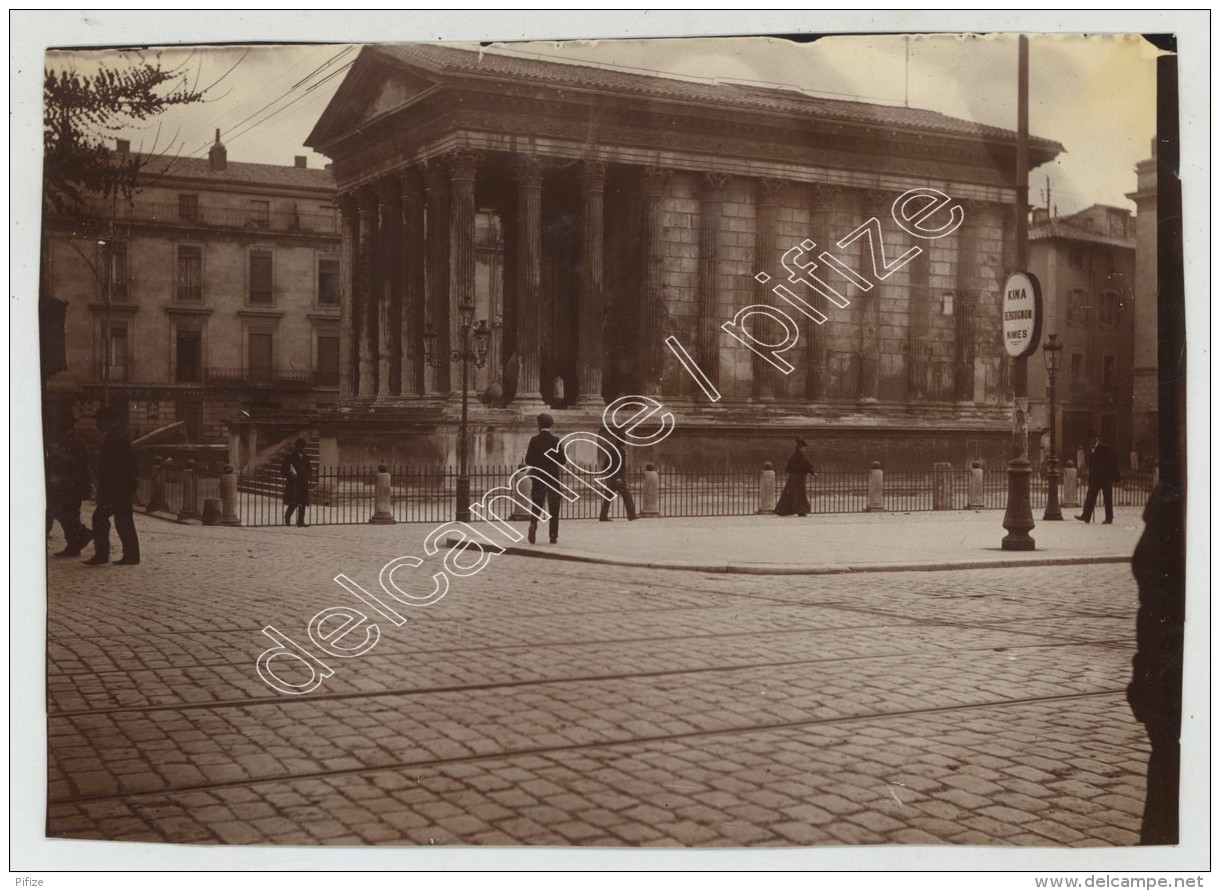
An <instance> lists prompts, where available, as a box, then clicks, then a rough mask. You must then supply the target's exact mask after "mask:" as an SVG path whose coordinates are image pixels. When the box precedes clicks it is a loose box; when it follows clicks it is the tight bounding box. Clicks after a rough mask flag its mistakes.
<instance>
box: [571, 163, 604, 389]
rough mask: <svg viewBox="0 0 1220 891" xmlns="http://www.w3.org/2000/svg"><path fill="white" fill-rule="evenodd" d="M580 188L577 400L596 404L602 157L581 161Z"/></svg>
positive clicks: (601, 303)
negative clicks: (582, 210)
mask: <svg viewBox="0 0 1220 891" xmlns="http://www.w3.org/2000/svg"><path fill="white" fill-rule="evenodd" d="M581 185H582V186H583V191H584V236H583V238H582V241H581V255H582V256H581V264H580V310H579V313H578V323H579V325H580V356H579V357H578V359H577V367H578V372H579V375H580V383H579V393H578V399H577V404H578V405H581V406H588V407H598V406H601V405H603V404H605V400H604V399H603V398H602V359H603V354H604V353H605V336H604V331H605V324H606V304H605V293H604V291H603V290H602V273H603V269H604V264H605V259H604V256H603V251H604V248H605V245H604V240H605V228H606V220H605V192H606V165H605V163H604V162H602V161H585V162H584V168H583V170H582V171H581Z"/></svg>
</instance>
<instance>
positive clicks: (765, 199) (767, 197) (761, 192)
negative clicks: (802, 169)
mask: <svg viewBox="0 0 1220 891" xmlns="http://www.w3.org/2000/svg"><path fill="white" fill-rule="evenodd" d="M787 184H788V181H787V180H783V179H775V178H774V177H770V176H767V177H763V178H762V179H760V180H758V199H759V201H760V202H761V203H762V204H776V203H778V201H779V193H780V192H781V191H782V190H783V188H784V186H786V185H787Z"/></svg>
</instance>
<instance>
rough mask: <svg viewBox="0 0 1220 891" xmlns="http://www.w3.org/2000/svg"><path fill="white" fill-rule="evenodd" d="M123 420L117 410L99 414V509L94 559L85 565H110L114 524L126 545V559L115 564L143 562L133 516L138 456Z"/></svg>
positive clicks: (90, 559)
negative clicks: (100, 444) (101, 431)
mask: <svg viewBox="0 0 1220 891" xmlns="http://www.w3.org/2000/svg"><path fill="white" fill-rule="evenodd" d="M121 421H122V419H121V418H120V416H119V413H118V412H117V411H115V410H114V409H113V408H103V409H102V410H101V411H99V412H98V426H99V427H100V428H101V429H102V430H103V431H104V433H105V437H104V438H103V439H102V450H101V454H100V455H99V457H98V461H97V508H96V509H95V510H94V511H93V556H92V557H90V558H89V559H88V560H86V561H85V563H86V564H87V565H89V566H105V565H106V564H107V563H109V562H110V520H111V518H112V517H113V518H114V528H115V531H117V532H118V534H119V542H120V543H121V544H122V545H123V556H122V557H120V558H119V559H118V560H115V561H114V562H115V563H116V564H118V565H119V566H135V565H137V564H138V563H139V562H140V538H139V536H138V535H137V534H136V524H135V521H134V520H133V519H132V515H131V500H132V499H133V498H134V497H135V494H136V486H137V485H138V483H139V477H138V474H137V470H136V454H135V452H134V451H133V450H132V448H131V441H130V440H129V439H128V438H127V435H126V434H125V433H124V432H123V430H122V423H121Z"/></svg>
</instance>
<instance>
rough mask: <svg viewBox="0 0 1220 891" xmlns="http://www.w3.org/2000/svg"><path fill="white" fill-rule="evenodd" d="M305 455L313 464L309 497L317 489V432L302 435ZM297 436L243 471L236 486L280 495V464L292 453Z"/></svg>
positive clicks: (246, 490)
mask: <svg viewBox="0 0 1220 891" xmlns="http://www.w3.org/2000/svg"><path fill="white" fill-rule="evenodd" d="M304 439H305V455H306V457H308V458H309V463H310V464H311V465H313V479H312V480H310V483H309V494H310V499H311V500H312V499H313V496H314V495H316V494H317V491H318V439H319V437H318V434H317V433H310V434H308V435H306V436H305V437H304ZM296 440H297V437H296V436H293V437H291V438H290V439H289V440H288V441H286V442H285V443H284V445H283V446H282V447H281V448H280V449H279V450H278V451H277V452H276V453H275V454H274V455H273V456H272V457H271V458H270V460H268V461H266V462H264V463H262V464H260V465H259V466H258V467H256V468H254V469H253V470H250V471H247V472H246V473H243V474H242V475H241V476H240V477H239V478H238V481H237V488H238V489H239V490H241V491H242V492H248V493H250V494H252V495H266V496H276V497H281V496H283V494H284V474H283V473H281V472H280V465H281V464H282V463H283V462H284V459H285V458H287V457H288V456H289V455H291V454H292V451H293V448H294V447H295V443H296Z"/></svg>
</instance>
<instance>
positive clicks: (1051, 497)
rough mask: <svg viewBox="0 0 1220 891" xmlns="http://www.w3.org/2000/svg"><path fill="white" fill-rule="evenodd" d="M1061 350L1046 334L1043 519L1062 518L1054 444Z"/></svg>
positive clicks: (1057, 340)
mask: <svg viewBox="0 0 1220 891" xmlns="http://www.w3.org/2000/svg"><path fill="white" fill-rule="evenodd" d="M1062 352H1063V344H1061V343H1059V338H1058V337H1057V336H1056V335H1054V334H1048V335H1046V343H1045V344H1043V345H1042V357H1043V359H1045V360H1046V397H1047V403H1048V409H1049V411H1048V420H1049V423H1050V434H1051V442H1050V446H1051V453H1050V455H1049V456H1048V457H1047V459H1046V512H1045V513H1044V514H1043V515H1042V519H1044V520H1062V519H1063V511H1062V510H1060V509H1059V451H1058V448H1057V447H1056V445H1055V433H1056V429H1055V428H1056V426H1057V425H1056V423H1055V420H1056V414H1057V406H1056V403H1055V396H1056V392H1055V384H1056V375H1057V374H1058V372H1059V354H1060V353H1062Z"/></svg>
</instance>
